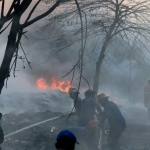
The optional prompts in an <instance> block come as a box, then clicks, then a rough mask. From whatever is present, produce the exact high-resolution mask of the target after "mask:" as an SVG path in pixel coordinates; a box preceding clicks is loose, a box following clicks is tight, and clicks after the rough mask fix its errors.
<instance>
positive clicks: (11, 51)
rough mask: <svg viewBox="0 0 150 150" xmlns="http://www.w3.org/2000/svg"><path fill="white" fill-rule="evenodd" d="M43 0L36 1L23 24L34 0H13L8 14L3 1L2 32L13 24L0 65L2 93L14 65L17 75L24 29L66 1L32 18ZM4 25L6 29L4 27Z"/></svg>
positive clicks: (0, 24)
mask: <svg viewBox="0 0 150 150" xmlns="http://www.w3.org/2000/svg"><path fill="white" fill-rule="evenodd" d="M41 1H42V0H37V2H36V3H35V5H34V7H33V8H32V10H31V11H30V13H29V15H28V16H27V19H26V20H25V22H24V23H23V24H20V19H21V17H22V16H23V13H24V12H25V11H26V10H27V9H28V8H29V6H30V5H31V2H32V0H13V2H12V4H11V6H10V8H9V10H8V12H7V14H6V16H4V8H5V0H2V1H1V18H0V34H1V33H3V32H4V31H5V30H6V29H7V28H8V26H9V25H11V27H10V32H9V35H8V41H7V46H6V50H5V54H4V57H3V60H2V64H1V67H0V94H1V92H2V89H3V86H4V82H5V80H6V79H7V78H8V77H9V76H10V71H11V69H12V67H14V77H15V69H16V63H17V59H19V57H18V49H19V44H20V40H21V37H22V35H24V34H25V33H26V32H24V29H25V28H26V27H28V26H30V25H32V24H33V23H35V22H37V21H39V20H40V19H42V18H44V17H46V16H47V15H49V14H50V13H51V12H52V11H54V10H55V8H57V7H58V6H59V4H60V3H62V2H66V1H64V0H62V1H61V0H58V1H56V2H55V3H54V4H53V5H52V7H50V8H49V9H48V10H47V11H46V12H45V13H43V14H41V15H39V16H37V17H35V18H34V19H32V20H30V17H31V16H32V14H33V12H34V11H35V9H36V7H37V6H38V5H39V3H40V2H41ZM9 20H11V22H10V23H9V24H8V25H5V24H6V22H8V21H9ZM4 26H5V27H4ZM3 27H4V29H2V28H3ZM13 57H14V62H13V63H12V66H10V65H11V62H12V59H13ZM25 57H26V56H25ZM21 58H22V57H21ZM29 65H30V64H29Z"/></svg>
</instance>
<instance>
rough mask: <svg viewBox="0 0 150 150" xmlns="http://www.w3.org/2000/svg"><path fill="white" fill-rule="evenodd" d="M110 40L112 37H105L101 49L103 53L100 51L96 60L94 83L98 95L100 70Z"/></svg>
mask: <svg viewBox="0 0 150 150" xmlns="http://www.w3.org/2000/svg"><path fill="white" fill-rule="evenodd" d="M109 41H110V38H109V39H108V38H106V39H105V42H104V44H103V46H102V50H101V53H100V56H99V59H98V61H97V62H96V69H95V76H94V83H93V90H94V91H95V92H96V95H97V93H98V85H99V78H100V70H101V66H102V62H103V59H104V57H105V51H106V48H107V45H108V43H109Z"/></svg>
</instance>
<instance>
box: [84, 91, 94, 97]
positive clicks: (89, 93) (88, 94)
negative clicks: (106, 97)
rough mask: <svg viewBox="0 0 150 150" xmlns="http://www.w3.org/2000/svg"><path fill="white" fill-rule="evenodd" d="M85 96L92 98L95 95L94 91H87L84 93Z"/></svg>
mask: <svg viewBox="0 0 150 150" xmlns="http://www.w3.org/2000/svg"><path fill="white" fill-rule="evenodd" d="M84 94H85V96H91V95H92V96H94V95H95V91H93V90H92V89H87V90H86V91H85V92H84Z"/></svg>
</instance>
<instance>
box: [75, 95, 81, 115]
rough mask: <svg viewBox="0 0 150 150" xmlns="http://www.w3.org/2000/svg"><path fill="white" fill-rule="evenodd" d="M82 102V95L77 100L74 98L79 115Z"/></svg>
mask: <svg viewBox="0 0 150 150" xmlns="http://www.w3.org/2000/svg"><path fill="white" fill-rule="evenodd" d="M81 103H82V99H81V98H80V97H78V98H77V100H74V105H75V110H76V113H77V116H78V117H79V116H80V112H81Z"/></svg>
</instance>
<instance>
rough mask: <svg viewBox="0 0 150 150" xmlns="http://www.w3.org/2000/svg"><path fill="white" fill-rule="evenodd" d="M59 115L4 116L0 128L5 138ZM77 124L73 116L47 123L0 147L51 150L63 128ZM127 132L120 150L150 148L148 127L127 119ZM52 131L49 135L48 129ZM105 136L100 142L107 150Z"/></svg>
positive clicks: (16, 136)
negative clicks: (67, 119) (67, 120)
mask: <svg viewBox="0 0 150 150" xmlns="http://www.w3.org/2000/svg"><path fill="white" fill-rule="evenodd" d="M60 114H61V113H53V112H51V111H45V112H35V113H31V112H30V113H29V112H28V113H23V114H18V115H16V114H7V115H4V116H3V122H2V128H3V130H4V132H5V135H7V134H9V133H12V132H14V131H16V130H19V129H22V128H24V127H27V126H29V125H32V124H35V123H37V122H40V121H43V120H46V119H49V118H53V117H56V116H59V115H60ZM71 124H73V125H75V124H76V117H71V118H70V120H69V122H66V116H63V117H61V118H59V119H56V120H53V121H51V122H47V123H44V124H41V125H38V126H35V127H32V128H29V129H27V130H24V131H22V132H20V133H17V134H14V135H11V136H10V137H7V138H5V142H4V143H3V144H2V149H3V150H54V149H55V147H54V144H55V141H56V136H57V134H58V132H59V131H60V130H62V129H65V128H66V127H67V126H68V125H71ZM127 125H128V126H127V129H126V131H125V132H124V133H123V136H122V137H121V139H120V150H148V149H150V128H149V127H148V126H147V125H141V124H139V123H137V122H135V121H134V120H127ZM53 127H55V130H54V131H53V132H51V129H52V128H53ZM106 138H107V135H106V134H105V137H104V138H103V140H102V142H103V145H104V147H105V148H103V150H107V149H108V148H107V147H106V146H105V145H106Z"/></svg>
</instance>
